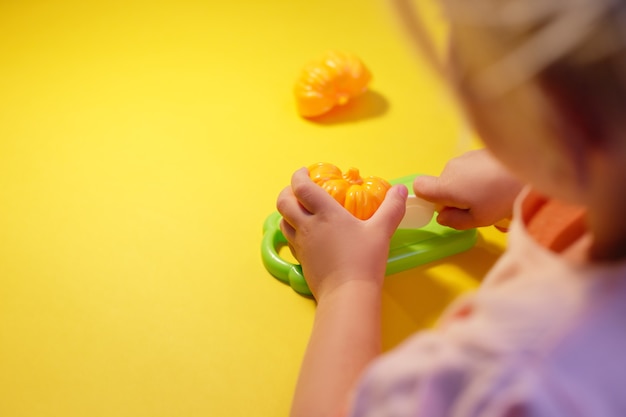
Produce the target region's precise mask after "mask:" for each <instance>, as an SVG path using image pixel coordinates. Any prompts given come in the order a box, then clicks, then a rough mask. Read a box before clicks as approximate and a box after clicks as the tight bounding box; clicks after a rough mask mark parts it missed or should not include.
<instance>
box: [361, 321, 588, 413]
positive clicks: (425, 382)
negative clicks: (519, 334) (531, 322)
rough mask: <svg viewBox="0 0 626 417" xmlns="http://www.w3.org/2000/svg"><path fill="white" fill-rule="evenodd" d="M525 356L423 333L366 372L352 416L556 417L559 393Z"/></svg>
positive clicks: (558, 411) (558, 410)
mask: <svg viewBox="0 0 626 417" xmlns="http://www.w3.org/2000/svg"><path fill="white" fill-rule="evenodd" d="M533 362H534V360H533V358H529V357H524V356H523V355H522V356H520V357H516V358H500V357H498V355H496V356H494V355H492V354H490V353H487V352H484V351H481V350H480V349H475V348H471V347H467V346H465V347H463V348H462V347H460V346H458V345H456V344H454V343H452V342H451V341H450V340H448V339H447V338H446V337H445V335H444V334H441V333H437V332H434V331H433V332H425V333H421V334H419V335H417V336H415V337H413V338H412V339H410V340H409V341H407V342H405V343H404V344H403V345H401V346H400V347H398V348H397V349H396V350H394V351H393V352H390V353H389V354H386V355H384V356H382V357H381V358H380V359H379V360H377V361H376V362H375V363H374V364H373V365H372V366H371V367H370V368H369V369H368V370H367V371H366V372H365V374H364V375H363V377H362V380H361V382H360V384H359V386H358V387H357V391H356V394H355V397H354V401H353V404H352V411H351V414H349V416H351V417H374V416H375V417H383V416H384V417H409V416H410V417H422V416H424V417H479V416H480V417H526V416H542V417H552V416H554V417H556V416H563V415H570V416H575V415H578V414H577V413H570V412H569V411H573V410H569V411H566V410H563V409H562V407H561V406H560V405H559V406H557V405H558V404H559V401H558V399H559V397H560V395H559V394H556V393H555V392H553V390H552V389H549V388H548V386H546V384H545V382H546V380H545V378H539V377H538V375H540V374H541V372H537V371H538V369H537V368H536V367H535V366H534V364H533Z"/></svg>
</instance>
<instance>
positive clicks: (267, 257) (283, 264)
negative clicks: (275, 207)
mask: <svg viewBox="0 0 626 417" xmlns="http://www.w3.org/2000/svg"><path fill="white" fill-rule="evenodd" d="M280 219H281V216H280V214H279V213H278V212H275V213H273V214H272V215H270V216H269V217H268V218H267V220H266V221H265V224H264V225H263V239H262V241H261V257H262V258H263V264H264V265H265V268H266V269H267V270H268V272H269V273H270V274H272V275H273V276H275V277H276V278H278V279H279V280H281V281H283V282H284V283H286V284H289V285H290V286H291V288H293V289H294V290H295V291H296V292H298V293H300V294H303V295H311V290H310V289H309V286H308V285H307V283H306V280H305V279H304V275H303V274H302V267H301V266H300V265H296V264H292V263H291V262H288V261H286V260H284V259H283V258H281V257H280V256H279V255H278V250H279V249H280V248H281V247H282V246H285V245H287V239H286V238H285V236H284V235H283V233H282V232H281V231H280V226H279V224H280Z"/></svg>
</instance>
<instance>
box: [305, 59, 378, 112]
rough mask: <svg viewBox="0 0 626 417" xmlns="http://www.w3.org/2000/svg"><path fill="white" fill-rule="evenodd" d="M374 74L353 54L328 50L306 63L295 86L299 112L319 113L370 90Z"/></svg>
mask: <svg viewBox="0 0 626 417" xmlns="http://www.w3.org/2000/svg"><path fill="white" fill-rule="evenodd" d="M371 78H372V75H371V74H370V72H369V70H368V69H367V68H366V67H365V65H363V63H362V62H361V60H359V58H357V57H356V56H354V55H350V54H346V53H342V52H337V51H329V52H327V53H326V55H324V56H323V57H322V58H321V59H319V60H318V61H315V62H312V63H310V64H309V65H307V66H306V67H305V68H304V69H303V70H302V73H301V74H300V77H299V78H298V81H297V82H296V85H295V87H294V93H295V96H296V104H297V107H298V112H299V113H300V115H301V116H303V117H315V116H320V115H322V114H324V113H326V112H328V111H330V110H331V109H332V108H333V107H335V106H338V105H339V106H341V105H344V104H346V103H347V102H348V100H350V99H352V98H354V97H356V96H358V95H360V94H361V93H363V92H365V91H366V90H367V84H368V83H369V81H370V79H371Z"/></svg>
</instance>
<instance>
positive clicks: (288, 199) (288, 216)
mask: <svg viewBox="0 0 626 417" xmlns="http://www.w3.org/2000/svg"><path fill="white" fill-rule="evenodd" d="M276 209H277V210H278V212H279V213H280V214H281V216H283V220H285V221H286V222H287V223H288V224H289V225H291V226H292V227H295V226H296V225H297V224H298V223H299V219H301V218H302V216H305V215H307V214H308V213H307V212H306V210H305V209H304V208H303V207H302V206H301V205H300V203H298V200H297V199H296V196H295V195H294V194H293V191H292V189H291V187H286V188H284V189H283V190H282V191H281V192H280V194H278V198H277V199H276ZM285 236H286V235H285Z"/></svg>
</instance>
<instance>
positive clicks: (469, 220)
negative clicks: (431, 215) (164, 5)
mask: <svg viewBox="0 0 626 417" xmlns="http://www.w3.org/2000/svg"><path fill="white" fill-rule="evenodd" d="M437 222H438V223H439V224H441V225H443V226H448V227H452V228H454V229H457V230H467V229H472V228H474V227H476V219H474V216H473V214H472V213H471V212H470V211H469V210H464V209H458V208H454V207H444V208H443V209H442V210H441V211H440V212H439V214H438V215H437Z"/></svg>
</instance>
